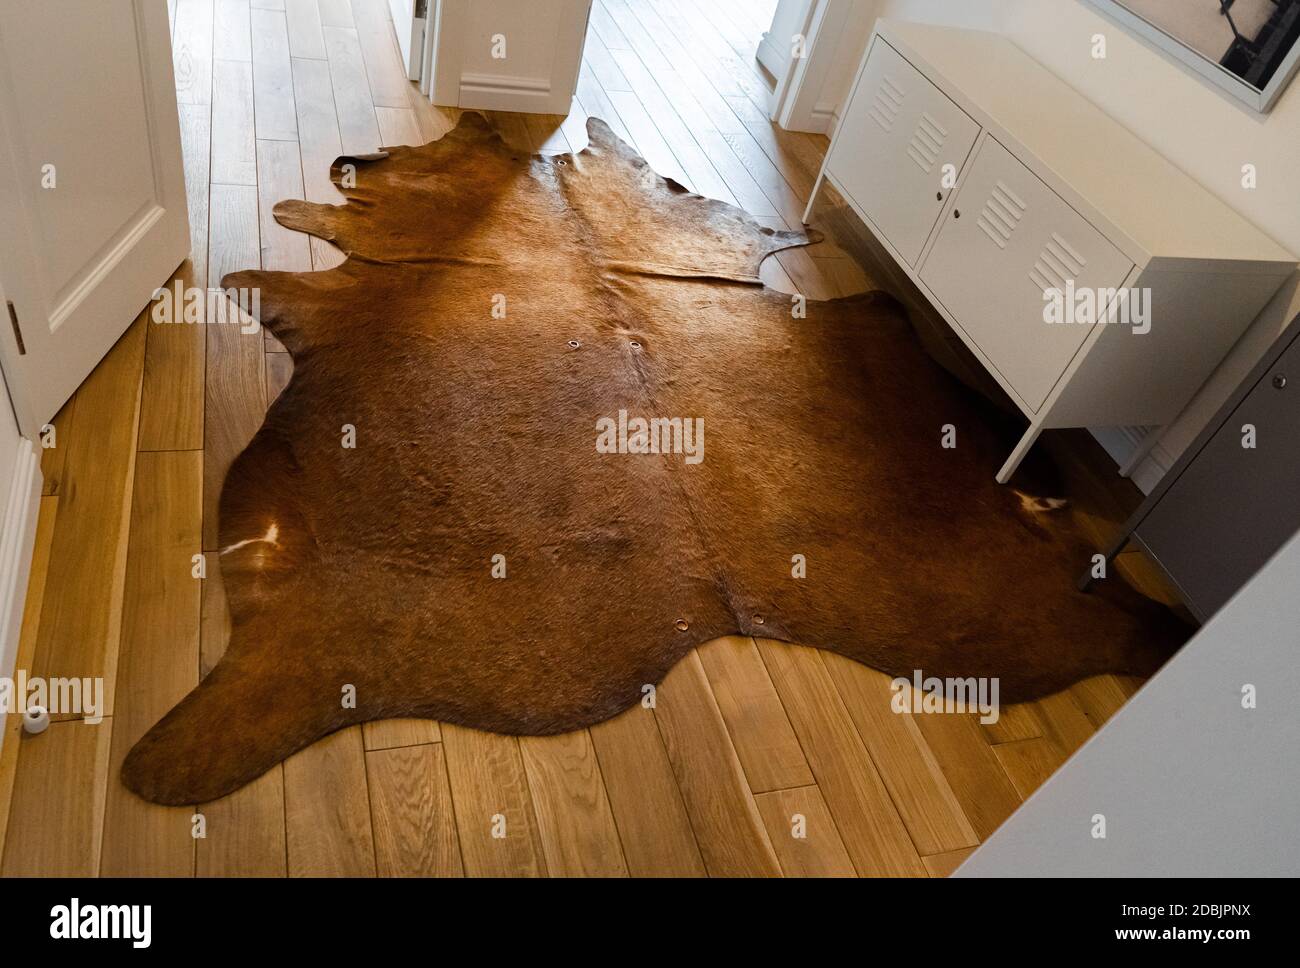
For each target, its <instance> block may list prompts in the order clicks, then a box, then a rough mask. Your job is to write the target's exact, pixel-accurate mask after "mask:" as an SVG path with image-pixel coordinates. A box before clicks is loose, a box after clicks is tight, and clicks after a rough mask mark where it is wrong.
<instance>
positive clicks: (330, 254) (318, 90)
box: [293, 57, 344, 270]
mask: <svg viewBox="0 0 1300 968" xmlns="http://www.w3.org/2000/svg"><path fill="white" fill-rule="evenodd" d="M293 90H294V101H295V104H296V105H297V108H298V143H299V147H300V148H301V150H302V182H303V194H304V195H305V196H306V198H307V201H309V202H320V203H322V204H326V205H341V204H342V203H343V201H344V199H343V195H342V194H341V193H340V192H339V190H338V189H337V188H335V187H334V183H333V182H332V181H330V166H331V165H332V164H333V163H334V159H335V158H337V157H339V155H341V154H343V143H342V142H341V141H340V140H339V123H338V116H337V115H336V114H335V113H334V88H333V85H332V82H331V81H330V69H329V64H327V63H326V62H325V61H323V60H305V59H300V58H298V57H295V58H294V59H293ZM311 254H312V265H313V266H314V267H315V268H316V269H318V270H319V269H330V268H333V267H334V266H337V265H339V264H340V263H342V262H343V255H342V253H340V252H339V250H338V249H336V248H335V247H334V246H332V245H331V244H330V243H328V242H324V241H322V240H320V239H317V238H313V239H312V240H311Z"/></svg>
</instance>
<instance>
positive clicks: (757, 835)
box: [655, 652, 781, 877]
mask: <svg viewBox="0 0 1300 968" xmlns="http://www.w3.org/2000/svg"><path fill="white" fill-rule="evenodd" d="M655 720H656V722H657V723H658V725H659V729H660V733H661V735H662V736H663V740H664V748H665V749H666V750H667V751H668V760H669V762H670V763H671V764H672V766H673V772H674V773H675V775H676V776H677V785H678V787H679V788H680V789H681V792H682V799H683V801H685V804H686V811H687V814H688V815H689V816H690V818H691V826H692V828H693V829H694V830H695V836H696V839H697V842H698V843H699V846H700V853H701V855H702V856H703V857H704V863H705V866H706V868H707V869H708V871H709V874H710V875H711V876H713V877H775V876H779V875H780V872H781V868H780V865H779V864H778V863H777V860H776V854H775V853H774V852H773V850H772V844H771V841H770V840H769V839H768V836H767V829H766V828H765V827H764V825H763V820H762V818H761V817H760V816H759V813H758V807H757V805H756V804H755V803H754V795H753V793H752V792H751V791H750V789H749V784H748V783H747V782H746V780H745V773H744V769H743V768H742V767H741V765H740V760H739V758H738V757H737V756H736V750H735V747H734V746H733V745H732V742H731V737H730V736H729V735H728V733H727V727H726V724H725V723H724V722H723V719H722V713H721V712H720V711H719V710H718V705H717V702H716V701H715V700H714V698H713V693H712V691H711V690H710V688H709V682H708V678H707V677H706V676H705V674H704V667H703V666H702V665H701V664H700V659H699V656H698V655H697V654H696V653H695V652H691V653H690V654H689V655H687V656H686V657H685V658H684V659H682V660H681V661H680V662H678V663H677V665H675V666H674V667H673V668H672V670H671V671H670V672H669V673H668V675H667V676H666V677H665V678H664V681H663V683H662V684H661V685H660V686H659V688H658V690H657V692H656V701H655Z"/></svg>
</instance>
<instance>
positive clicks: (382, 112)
mask: <svg viewBox="0 0 1300 968" xmlns="http://www.w3.org/2000/svg"><path fill="white" fill-rule="evenodd" d="M375 116H376V120H378V122H379V143H380V144H382V145H383V146H384V147H385V148H389V147H392V146H393V145H417V146H418V145H422V144H424V142H425V138H424V135H423V134H422V132H421V131H420V122H419V121H418V120H417V119H416V115H415V109H414V108H409V107H401V108H397V107H376V108H375Z"/></svg>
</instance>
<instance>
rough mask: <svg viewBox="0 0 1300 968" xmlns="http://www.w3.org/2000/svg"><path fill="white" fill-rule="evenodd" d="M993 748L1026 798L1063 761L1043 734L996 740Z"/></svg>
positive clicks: (1017, 788) (1008, 774)
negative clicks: (1031, 737)
mask: <svg viewBox="0 0 1300 968" xmlns="http://www.w3.org/2000/svg"><path fill="white" fill-rule="evenodd" d="M992 749H993V753H994V755H995V756H996V757H997V758H998V762H999V763H1001V764H1002V769H1003V770H1005V771H1006V774H1007V776H1008V777H1009V778H1010V780H1011V783H1012V784H1013V785H1014V786H1015V788H1016V792H1017V793H1019V794H1020V796H1021V798H1022V799H1028V798H1029V796H1030V794H1032V793H1033V792H1034V791H1035V790H1037V789H1038V788H1039V787H1040V786H1042V785H1043V783H1044V782H1046V780H1047V778H1048V777H1049V776H1051V775H1052V774H1053V773H1055V772H1056V771H1057V769H1058V768H1059V767H1060V766H1061V764H1062V763H1063V762H1064V760H1063V759H1062V758H1061V754H1060V751H1059V750H1058V749H1057V748H1056V747H1055V746H1054V745H1053V744H1052V742H1051V741H1050V740H1048V739H1045V738H1044V737H1042V736H1039V737H1036V738H1034V739H1022V740H1017V741H1015V742H1014V743H999V744H998V745H996V746H994V747H993V748H992Z"/></svg>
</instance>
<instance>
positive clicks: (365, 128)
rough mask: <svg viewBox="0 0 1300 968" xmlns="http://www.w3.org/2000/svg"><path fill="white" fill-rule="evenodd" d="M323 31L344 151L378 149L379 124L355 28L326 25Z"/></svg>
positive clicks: (357, 152) (358, 152)
mask: <svg viewBox="0 0 1300 968" xmlns="http://www.w3.org/2000/svg"><path fill="white" fill-rule="evenodd" d="M324 33H325V49H326V51H327V52H328V54H329V65H330V81H331V83H332V85H333V87H334V108H335V110H336V111H337V112H338V122H339V138H340V139H341V140H342V142H343V152H344V154H349V155H364V154H368V153H369V152H372V151H377V150H378V149H379V124H378V122H377V121H376V120H375V105H374V103H373V102H372V101H371V100H370V86H369V81H368V80H367V79H366V68H365V64H364V62H363V61H362V57H361V42H360V41H359V40H358V39H357V32H356V31H355V30H348V29H346V28H343V27H325V28H324Z"/></svg>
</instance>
